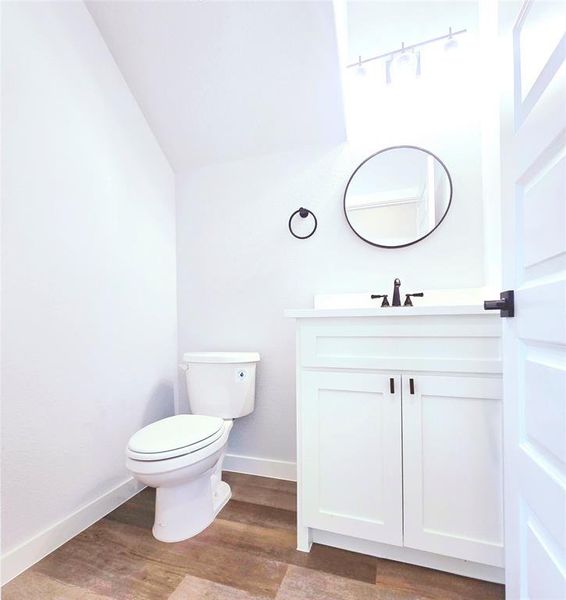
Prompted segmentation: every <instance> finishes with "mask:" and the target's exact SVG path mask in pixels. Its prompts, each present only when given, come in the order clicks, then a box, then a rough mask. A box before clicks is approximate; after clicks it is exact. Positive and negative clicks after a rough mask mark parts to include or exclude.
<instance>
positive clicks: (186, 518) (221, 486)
mask: <svg viewBox="0 0 566 600" xmlns="http://www.w3.org/2000/svg"><path fill="white" fill-rule="evenodd" d="M215 471H216V470H215V469H210V470H209V471H207V472H206V473H204V474H203V475H202V476H201V477H199V478H198V479H193V480H192V481H189V482H188V483H185V484H181V485H176V486H173V487H158V488H157V489H156V498H155V522H154V525H153V529H152V532H153V536H154V537H155V539H157V540H159V541H160V542H168V543H172V542H181V541H183V540H186V539H189V538H191V537H193V536H195V535H197V534H199V533H200V532H201V531H204V530H205V529H206V528H207V527H208V526H209V525H211V524H212V522H213V521H214V518H215V517H216V515H217V514H218V513H219V512H220V510H222V508H223V507H224V506H225V505H226V503H227V502H228V500H229V499H230V497H231V495H232V491H231V490H230V486H229V485H228V484H227V483H226V482H225V481H221V480H219V479H218V477H217V475H216V474H215ZM213 486H214V491H213Z"/></svg>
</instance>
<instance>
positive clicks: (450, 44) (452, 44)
mask: <svg viewBox="0 0 566 600" xmlns="http://www.w3.org/2000/svg"><path fill="white" fill-rule="evenodd" d="M457 48H458V40H455V39H454V34H453V33H452V27H449V28H448V40H447V41H446V43H445V44H444V50H446V51H447V52H451V51H452V50H456V49H457ZM360 58H361V57H360Z"/></svg>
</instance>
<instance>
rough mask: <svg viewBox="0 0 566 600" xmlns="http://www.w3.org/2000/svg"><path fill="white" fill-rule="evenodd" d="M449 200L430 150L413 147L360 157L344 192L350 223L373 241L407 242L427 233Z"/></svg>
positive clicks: (446, 181)
mask: <svg viewBox="0 0 566 600" xmlns="http://www.w3.org/2000/svg"><path fill="white" fill-rule="evenodd" d="M451 200H452V182H451V180H450V175H449V174H448V170H447V169H446V167H445V166H444V164H443V163H442V162H441V161H440V160H439V159H438V158H437V157H436V156H434V154H432V153H430V152H428V151H427V150H423V149H421V148H416V147H414V146H397V147H394V148H387V149H386V150H382V151H381V152H378V153H377V154H374V155H373V156H370V157H369V158H368V159H366V160H365V161H364V162H363V163H362V164H361V165H360V166H359V167H358V168H357V169H356V170H355V171H354V174H353V175H352V177H350V181H349V182H348V185H347V186H346V192H345V193H344V212H345V213H346V219H347V220H348V223H349V224H350V227H352V229H353V230H354V231H355V232H356V234H357V235H358V236H359V237H361V238H362V239H363V240H365V241H366V242H368V243H370V244H373V245H374V246H383V247H388V248H396V247H400V246H408V245H410V244H414V243H415V242H418V241H420V240H422V239H423V238H424V237H426V236H427V235H429V234H430V233H432V231H434V229H436V227H438V225H439V224H440V222H441V221H442V220H443V219H444V217H445V215H446V213H447V212H448V209H449V207H450V202H451Z"/></svg>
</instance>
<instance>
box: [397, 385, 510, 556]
mask: <svg viewBox="0 0 566 600" xmlns="http://www.w3.org/2000/svg"><path fill="white" fill-rule="evenodd" d="M411 381H412V382H413V383H412V384H411ZM501 388H502V385H501V380H500V379H499V378H496V377H493V378H489V377H483V378H480V377H465V376H461V377H457V376H455V377H444V376H440V375H438V376H437V375H417V376H411V375H409V374H405V373H404V374H403V485H404V511H405V546H407V547H409V548H416V549H418V550H426V551H429V552H434V553H436V554H444V555H446V556H453V557H455V558H461V559H465V560H470V561H474V562H479V563H484V564H489V565H494V566H498V567H500V566H503V468H502V459H503V448H502V427H503V425H502V403H501V397H502V390H501Z"/></svg>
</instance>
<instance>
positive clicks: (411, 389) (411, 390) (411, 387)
mask: <svg viewBox="0 0 566 600" xmlns="http://www.w3.org/2000/svg"><path fill="white" fill-rule="evenodd" d="M409 393H411V394H414V393H415V380H414V379H413V378H412V377H411V378H410V379H409Z"/></svg>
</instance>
